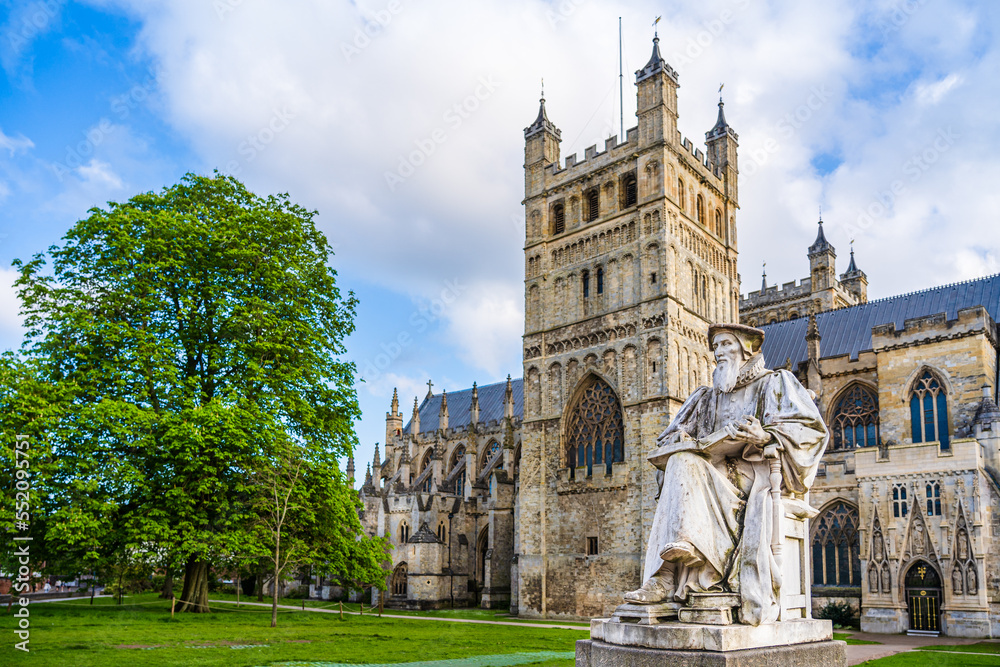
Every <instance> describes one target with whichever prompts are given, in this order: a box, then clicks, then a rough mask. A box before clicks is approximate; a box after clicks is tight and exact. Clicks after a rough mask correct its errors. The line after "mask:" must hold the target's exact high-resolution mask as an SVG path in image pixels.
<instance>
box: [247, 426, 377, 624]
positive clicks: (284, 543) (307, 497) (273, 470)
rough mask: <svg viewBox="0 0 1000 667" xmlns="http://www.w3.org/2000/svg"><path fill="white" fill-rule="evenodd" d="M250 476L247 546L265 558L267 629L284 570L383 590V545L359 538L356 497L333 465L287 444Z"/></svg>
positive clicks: (274, 614)
mask: <svg viewBox="0 0 1000 667" xmlns="http://www.w3.org/2000/svg"><path fill="white" fill-rule="evenodd" d="M255 477H256V480H257V482H256V484H255V485H254V486H255V488H256V489H257V491H258V493H257V496H256V498H255V503H254V508H255V512H254V513H255V514H256V516H257V517H258V521H257V525H256V530H255V531H254V533H253V539H252V540H251V542H252V543H254V544H257V545H260V547H261V548H262V549H266V550H267V553H268V559H269V566H270V570H271V582H272V586H271V627H275V626H276V625H277V624H278V597H279V591H280V589H281V582H282V578H283V576H284V575H285V574H287V573H288V572H289V571H294V570H297V569H301V568H303V567H305V566H313V567H314V568H315V569H316V570H318V571H320V572H324V573H331V574H333V575H334V576H336V577H337V578H339V579H341V580H345V581H350V582H351V583H355V584H358V583H360V584H362V585H368V586H378V587H380V588H383V587H384V586H385V580H386V571H385V569H384V568H383V561H384V560H385V558H386V554H387V549H388V543H387V541H386V540H384V539H382V538H374V537H372V538H369V537H366V536H364V535H363V533H362V527H361V521H360V519H359V518H358V513H357V509H358V501H357V494H356V493H355V492H354V489H353V488H351V486H350V484H349V483H348V482H347V480H346V479H345V478H344V476H343V475H342V474H341V472H340V470H339V469H338V468H337V466H336V461H334V460H331V459H329V458H327V457H325V456H323V455H322V454H321V453H318V452H315V451H310V450H308V449H307V448H304V447H300V446H297V445H291V446H289V447H288V449H287V450H286V451H285V452H283V453H282V454H280V455H279V456H278V457H276V458H275V460H274V465H273V466H272V467H270V468H266V467H265V468H261V469H260V470H259V471H258V472H257V474H256V475H255Z"/></svg>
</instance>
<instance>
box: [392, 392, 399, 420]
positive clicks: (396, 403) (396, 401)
mask: <svg viewBox="0 0 1000 667" xmlns="http://www.w3.org/2000/svg"><path fill="white" fill-rule="evenodd" d="M397 413H399V394H398V393H397V392H396V388H395V387H393V388H392V414H397Z"/></svg>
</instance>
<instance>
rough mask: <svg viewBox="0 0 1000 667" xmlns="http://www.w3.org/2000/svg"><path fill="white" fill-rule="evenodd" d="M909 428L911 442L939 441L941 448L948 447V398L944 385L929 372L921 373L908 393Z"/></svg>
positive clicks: (949, 443) (949, 444)
mask: <svg viewBox="0 0 1000 667" xmlns="http://www.w3.org/2000/svg"><path fill="white" fill-rule="evenodd" d="M910 428H911V432H912V434H913V442H914V443H918V442H935V441H938V442H940V443H941V449H949V448H950V447H951V442H950V439H949V437H948V399H947V397H946V395H945V391H944V386H942V384H941V382H940V381H939V380H938V379H937V378H936V377H935V376H934V375H933V374H932V373H931V372H930V371H924V372H923V375H921V376H920V378H919V379H918V380H917V381H916V383H915V384H914V386H913V392H912V394H911V395H910Z"/></svg>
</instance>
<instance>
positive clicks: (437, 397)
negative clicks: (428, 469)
mask: <svg viewBox="0 0 1000 667" xmlns="http://www.w3.org/2000/svg"><path fill="white" fill-rule="evenodd" d="M510 387H511V390H512V391H513V393H514V417H515V418H517V419H523V418H524V381H523V380H522V379H521V378H517V379H516V380H511V381H510ZM478 389H479V423H480V424H486V423H489V422H491V421H499V420H501V419H503V397H504V393H505V392H506V390H507V381H506V380H504V381H503V382H497V383H496V384H487V385H484V386H482V387H478ZM418 411H419V412H420V432H421V433H427V432H429V431H436V430H437V429H438V423H439V422H438V420H439V418H440V416H441V394H431V395H430V396H427V397H424V401H423V402H422V403H421V404H420V407H419V408H418ZM471 421H472V389H471V388H470V389H462V390H461V391H456V392H448V427H449V428H466V427H468V426H469V422H471ZM403 431H404V432H405V433H409V432H410V422H406V427H405V428H404V429H403Z"/></svg>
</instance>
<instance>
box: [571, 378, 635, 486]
mask: <svg viewBox="0 0 1000 667" xmlns="http://www.w3.org/2000/svg"><path fill="white" fill-rule="evenodd" d="M567 427H568V428H567V430H566V433H567V436H568V443H569V446H568V448H567V452H566V453H567V463H568V464H569V468H570V473H571V474H575V473H574V469H575V468H576V467H579V466H587V476H588V477H589V476H590V475H592V474H593V472H594V464H598V465H599V464H600V463H602V462H603V463H604V466H605V469H606V471H607V473H608V474H609V475H610V474H611V464H612V463H619V462H621V461H624V460H625V444H624V443H625V436H624V422H623V421H622V409H621V404H620V403H619V402H618V396H617V395H616V394H615V392H614V390H613V389H612V388H611V387H610V386H608V383H607V382H605V381H604V380H602V379H600V378H598V377H597V376H591V378H590V380H589V382H588V384H587V386H586V387H585V388H584V389H583V391H582V392H581V393H580V397H579V399H577V403H576V405H575V406H574V407H573V410H572V411H571V412H570V414H569V421H568V424H567Z"/></svg>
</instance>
